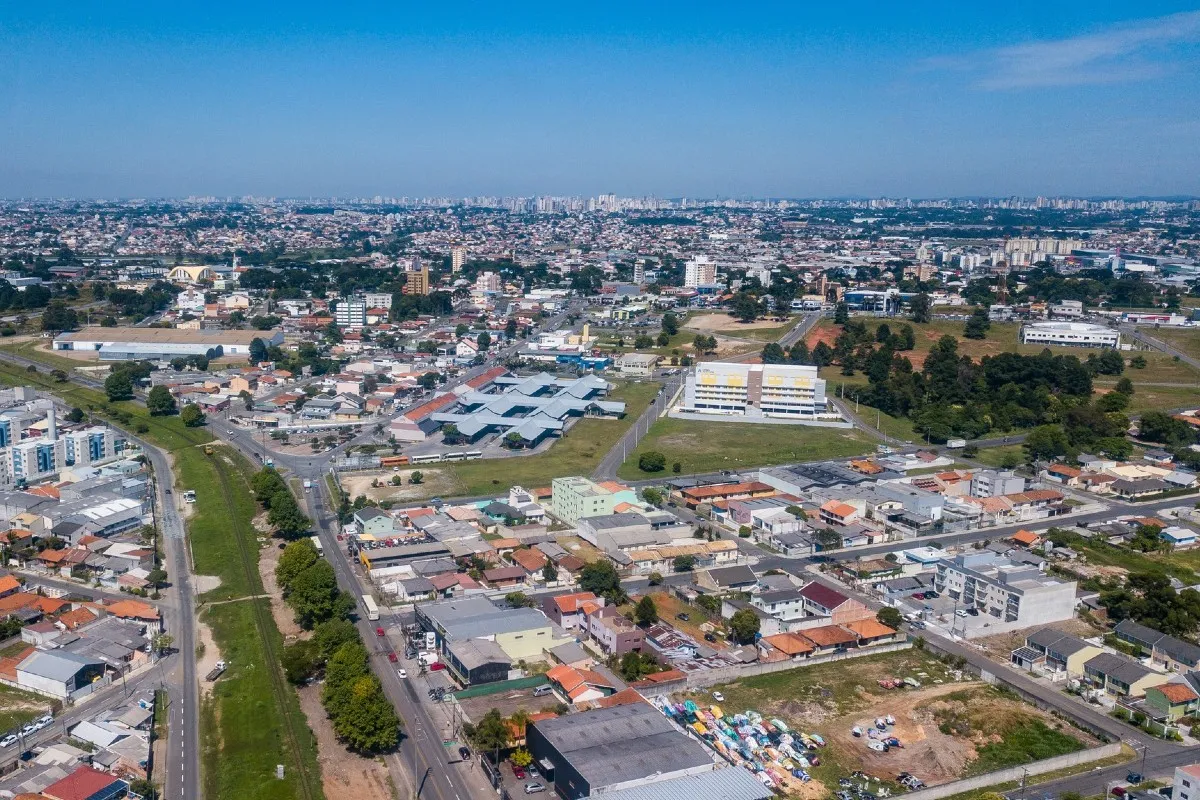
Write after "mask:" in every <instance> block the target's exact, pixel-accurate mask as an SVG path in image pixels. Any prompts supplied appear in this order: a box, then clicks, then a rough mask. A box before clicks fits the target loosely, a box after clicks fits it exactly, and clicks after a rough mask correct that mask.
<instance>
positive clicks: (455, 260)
mask: <svg viewBox="0 0 1200 800" xmlns="http://www.w3.org/2000/svg"><path fill="white" fill-rule="evenodd" d="M466 263H467V248H465V247H451V248H450V271H451V272H452V273H455V274H457V273H459V272H462V268H463V267H464V266H465V265H466Z"/></svg>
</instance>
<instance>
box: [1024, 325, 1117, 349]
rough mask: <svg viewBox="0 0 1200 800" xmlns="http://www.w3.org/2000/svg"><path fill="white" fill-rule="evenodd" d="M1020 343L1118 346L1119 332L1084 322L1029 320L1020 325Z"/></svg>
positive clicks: (1064, 345) (1062, 345)
mask: <svg viewBox="0 0 1200 800" xmlns="http://www.w3.org/2000/svg"><path fill="white" fill-rule="evenodd" d="M1021 344H1040V345H1053V346H1058V347H1118V346H1120V344H1121V334H1120V332H1118V331H1115V330H1112V329H1111V328H1106V327H1104V326H1103V325H1091V324H1089V323H1086V322H1031V323H1029V324H1027V325H1022V326H1021Z"/></svg>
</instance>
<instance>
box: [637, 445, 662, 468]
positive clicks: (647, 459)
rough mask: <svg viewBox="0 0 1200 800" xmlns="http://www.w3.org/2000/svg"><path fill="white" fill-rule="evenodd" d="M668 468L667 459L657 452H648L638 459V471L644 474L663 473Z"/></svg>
mask: <svg viewBox="0 0 1200 800" xmlns="http://www.w3.org/2000/svg"><path fill="white" fill-rule="evenodd" d="M666 468H667V457H666V456H665V455H663V454H662V453H660V452H658V451H657V450H647V451H646V452H644V453H642V454H641V456H639V457H638V469H640V470H641V471H642V472H662V471H663V470H664V469H666Z"/></svg>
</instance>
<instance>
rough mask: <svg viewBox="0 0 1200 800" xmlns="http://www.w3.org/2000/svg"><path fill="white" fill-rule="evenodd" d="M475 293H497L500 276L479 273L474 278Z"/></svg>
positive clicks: (492, 273)
mask: <svg viewBox="0 0 1200 800" xmlns="http://www.w3.org/2000/svg"><path fill="white" fill-rule="evenodd" d="M475 291H477V292H499V291H500V276H499V275H497V274H496V273H494V272H481V273H479V275H478V277H476V278H475Z"/></svg>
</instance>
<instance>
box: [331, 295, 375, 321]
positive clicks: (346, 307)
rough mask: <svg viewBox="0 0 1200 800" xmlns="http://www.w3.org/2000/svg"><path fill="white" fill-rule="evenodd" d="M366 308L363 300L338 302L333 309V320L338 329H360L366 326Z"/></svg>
mask: <svg viewBox="0 0 1200 800" xmlns="http://www.w3.org/2000/svg"><path fill="white" fill-rule="evenodd" d="M368 308H370V306H368V305H367V303H366V301H365V300H356V299H353V298H351V299H349V300H339V301H338V302H337V305H336V306H334V309H333V320H334V322H336V323H337V326H338V327H339V328H361V327H363V326H364V325H366V324H367V309H368Z"/></svg>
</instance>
